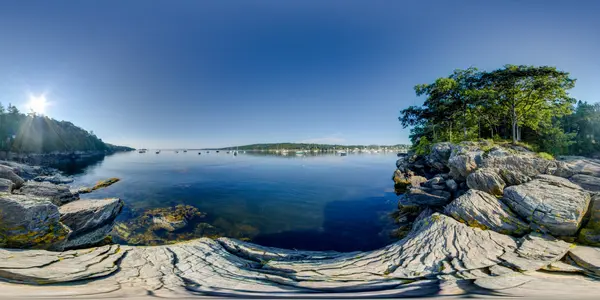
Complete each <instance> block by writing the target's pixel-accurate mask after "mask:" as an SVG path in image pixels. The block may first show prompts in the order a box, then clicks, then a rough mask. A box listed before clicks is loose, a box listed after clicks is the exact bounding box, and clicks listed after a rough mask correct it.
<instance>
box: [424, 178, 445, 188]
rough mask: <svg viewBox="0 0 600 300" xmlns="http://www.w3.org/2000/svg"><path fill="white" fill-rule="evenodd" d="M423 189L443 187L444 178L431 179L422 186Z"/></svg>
mask: <svg viewBox="0 0 600 300" xmlns="http://www.w3.org/2000/svg"><path fill="white" fill-rule="evenodd" d="M422 185H423V186H424V187H433V186H435V185H444V178H442V177H441V176H436V177H433V178H431V179H429V180H427V181H425V182H424V183H423V184H422Z"/></svg>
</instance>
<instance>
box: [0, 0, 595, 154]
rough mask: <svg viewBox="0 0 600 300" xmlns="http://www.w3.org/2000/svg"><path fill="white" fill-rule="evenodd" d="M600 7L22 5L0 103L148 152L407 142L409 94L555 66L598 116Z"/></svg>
mask: <svg viewBox="0 0 600 300" xmlns="http://www.w3.org/2000/svg"><path fill="white" fill-rule="evenodd" d="M599 13H600V1H550V0H529V1H518V0H505V1H469V0H464V1H461V0H456V1H423V0H419V1H408V0H407V1H377V0H369V1H367V0H365V1H352V0H347V1H241V0H240V1H233V0H231V1H186V0H178V1H136V0H128V1H112V0H108V1H65V0H59V1H27V0H15V1H12V0H5V1H2V4H1V8H0V103H2V104H4V105H5V106H6V105H7V104H8V103H12V104H14V105H16V106H17V107H18V108H20V109H21V110H26V105H27V102H28V101H29V99H30V97H32V96H34V97H38V96H39V95H44V96H45V97H46V99H47V100H48V102H49V106H48V107H47V108H46V115H48V116H50V117H53V118H56V119H58V120H68V121H71V122H73V123H74V124H76V125H78V126H80V127H82V128H84V129H86V130H93V131H94V133H96V134H97V135H98V136H99V137H100V138H102V139H103V140H104V141H106V142H111V143H115V144H120V145H128V146H133V147H138V148H174V147H187V148H194V147H226V146H232V145H243V144H251V143H271V142H307V143H338V144H398V143H408V142H409V140H408V134H409V130H408V129H403V128H402V126H401V125H400V123H399V122H398V116H399V112H400V110H402V109H404V108H406V107H408V106H410V105H420V104H422V103H423V100H424V99H423V98H419V97H417V96H415V93H414V90H413V87H414V85H416V84H420V83H430V82H433V81H434V80H435V79H436V78H438V77H442V76H447V75H449V74H450V73H451V72H452V71H453V70H454V69H457V68H461V69H462V68H468V67H470V66H475V67H477V68H480V69H483V70H493V69H497V68H500V67H502V66H503V65H505V64H527V65H551V66H556V67H558V68H559V69H562V70H565V71H567V72H570V73H571V75H572V77H574V78H576V79H577V85H576V88H575V89H573V90H572V91H571V95H572V96H574V97H575V98H577V99H581V100H585V101H588V102H598V101H600V95H599V93H598V85H599V84H600V32H599V31H598V28H600V18H598V14H599Z"/></svg>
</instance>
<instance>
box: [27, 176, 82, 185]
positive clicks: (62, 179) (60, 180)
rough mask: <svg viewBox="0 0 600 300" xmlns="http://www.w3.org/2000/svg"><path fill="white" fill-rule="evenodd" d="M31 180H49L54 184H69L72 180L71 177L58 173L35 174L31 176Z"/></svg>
mask: <svg viewBox="0 0 600 300" xmlns="http://www.w3.org/2000/svg"><path fill="white" fill-rule="evenodd" d="M33 180H34V181H37V182H50V183H54V184H69V183H72V182H73V178H71V177H66V176H63V175H60V174H54V175H49V176H44V175H43V176H37V177H35V178H33Z"/></svg>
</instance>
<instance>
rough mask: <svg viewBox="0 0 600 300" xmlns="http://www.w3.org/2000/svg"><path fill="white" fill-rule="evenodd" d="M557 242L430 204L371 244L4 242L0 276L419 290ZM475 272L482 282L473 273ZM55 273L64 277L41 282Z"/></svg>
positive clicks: (293, 294)
mask: <svg viewBox="0 0 600 300" xmlns="http://www.w3.org/2000/svg"><path fill="white" fill-rule="evenodd" d="M562 246H563V245H562V244H561V243H560V242H556V241H554V240H548V239H544V238H541V237H537V236H531V237H528V238H523V239H515V238H512V237H510V236H506V235H502V234H499V233H495V232H493V231H490V230H481V229H478V228H472V227H469V226H467V225H465V224H462V223H459V222H457V221H455V220H454V219H452V218H450V217H447V216H444V215H441V214H437V213H434V214H433V215H428V216H424V217H423V218H421V219H420V220H419V221H418V222H417V223H416V224H415V225H414V226H413V229H412V231H411V232H410V233H409V234H408V236H407V237H406V238H404V239H402V240H400V241H398V242H396V243H394V244H391V245H389V246H387V247H384V248H382V249H379V250H375V251H370V252H353V253H337V252H320V251H292V250H286V249H277V248H269V247H264V246H258V245H253V244H251V243H246V242H241V241H237V240H234V239H226V238H223V239H219V240H212V239H208V238H201V239H197V240H193V241H189V242H184V243H179V244H175V245H165V246H155V247H129V246H116V245H112V246H103V247H98V248H92V249H86V250H71V251H65V252H48V251H35V250H28V251H18V250H1V251H0V277H2V278H3V279H4V280H7V281H10V282H21V283H28V284H45V285H44V286H43V287H39V288H35V289H34V288H31V289H29V290H28V291H31V292H30V293H31V294H34V295H36V294H37V295H43V293H41V291H42V290H47V291H49V293H50V295H63V296H65V297H67V296H69V295H70V296H75V295H87V296H88V297H94V298H98V297H100V296H107V297H109V296H110V297H125V296H127V297H132V296H133V295H138V296H147V295H152V296H155V297H163V296H164V297H179V298H183V297H192V296H212V297H217V296H219V297H234V296H236V297H271V298H272V297H276V298H323V297H329V298H331V297H337V298H349V297H360V298H365V297H416V296H420V297H423V296H434V295H442V294H444V295H448V294H450V295H453V294H461V293H465V292H469V291H475V292H477V291H478V290H481V291H485V289H484V287H487V288H489V287H493V286H495V287H497V288H498V287H501V288H503V289H511V288H514V287H516V286H519V284H517V283H515V280H516V279H514V280H510V279H509V280H506V279H501V280H503V281H504V283H500V281H498V280H496V281H495V282H492V283H487V284H485V280H488V279H489V278H490V277H494V276H496V277H502V276H507V277H508V276H512V275H514V274H518V272H515V271H514V270H513V269H511V268H508V267H505V266H503V264H505V263H506V260H503V259H502V258H501V257H503V255H505V254H506V253H515V255H518V256H519V257H521V258H524V257H528V258H530V259H535V260H536V261H552V260H554V259H555V258H556V256H557V255H558V256H559V255H560V253H562V251H563V247H562ZM493 274H499V275H493ZM437 278H444V279H443V280H445V281H446V283H443V282H442V281H440V280H439V279H437ZM464 279H469V281H463V280H464ZM479 279H482V281H481V282H480V284H481V286H478V285H476V284H473V283H472V282H473V280H475V282H476V283H477V282H478V280H479ZM519 280H520V279H519ZM507 281H509V282H507ZM453 282H456V283H457V284H453ZM511 282H512V283H511ZM522 282H527V280H525V281H522ZM522 282H521V283H522ZM54 283H61V285H60V287H57V286H53V285H49V286H48V285H47V284H54ZM492 284H495V285H492ZM23 287H24V285H8V286H7V285H6V284H0V290H3V291H20V293H21V294H22V295H23V294H26V292H24V291H23V289H22V288H23ZM597 287H598V286H597ZM56 288H60V290H57V289H56ZM58 291H62V293H63V294H60V293H59V292H58ZM3 294H4V295H7V293H6V292H5V293H3ZM31 294H29V295H31ZM47 295H48V294H46V296H47Z"/></svg>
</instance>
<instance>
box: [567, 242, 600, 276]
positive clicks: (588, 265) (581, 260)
mask: <svg viewBox="0 0 600 300" xmlns="http://www.w3.org/2000/svg"><path fill="white" fill-rule="evenodd" d="M569 257H570V258H571V259H573V261H574V262H575V263H576V264H577V265H579V266H580V267H582V268H584V269H586V270H587V271H589V272H591V273H593V274H595V275H597V276H600V248H595V247H587V246H577V247H574V248H572V249H570V250H569Z"/></svg>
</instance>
